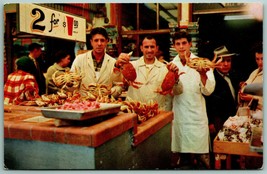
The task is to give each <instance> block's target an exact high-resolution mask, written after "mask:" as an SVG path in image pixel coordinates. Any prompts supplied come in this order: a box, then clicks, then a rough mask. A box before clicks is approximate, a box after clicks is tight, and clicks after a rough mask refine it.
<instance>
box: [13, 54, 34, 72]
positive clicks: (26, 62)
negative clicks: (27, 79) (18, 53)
mask: <svg viewBox="0 0 267 174" xmlns="http://www.w3.org/2000/svg"><path fill="white" fill-rule="evenodd" d="M16 64H17V69H18V70H22V71H25V72H28V73H31V74H33V67H35V65H34V63H33V61H32V60H31V59H30V58H29V57H21V58H19V59H17V61H16Z"/></svg>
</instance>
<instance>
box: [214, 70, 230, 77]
mask: <svg viewBox="0 0 267 174" xmlns="http://www.w3.org/2000/svg"><path fill="white" fill-rule="evenodd" d="M216 71H217V72H218V73H219V74H220V75H221V76H222V77H225V76H226V77H229V73H227V74H223V73H221V72H220V71H218V70H217V69H216Z"/></svg>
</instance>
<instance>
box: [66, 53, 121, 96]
mask: <svg viewBox="0 0 267 174" xmlns="http://www.w3.org/2000/svg"><path fill="white" fill-rule="evenodd" d="M115 62H116V59H114V58H112V57H111V56H109V55H108V54H105V56H104V60H103V64H102V66H101V69H100V73H99V78H97V76H96V72H95V67H94V62H93V58H92V51H88V52H86V53H84V54H80V55H78V56H77V57H76V58H75V60H74V61H73V64H72V66H71V70H70V71H72V72H77V73H81V75H82V76H83V78H82V81H81V85H80V91H85V90H84V88H83V85H84V86H85V87H88V85H89V84H91V83H97V84H105V85H111V86H112V84H113V82H114V81H121V76H120V74H117V73H114V71H113V69H114V64H115Z"/></svg>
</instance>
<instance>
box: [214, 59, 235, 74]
mask: <svg viewBox="0 0 267 174" xmlns="http://www.w3.org/2000/svg"><path fill="white" fill-rule="evenodd" d="M231 67H232V57H231V56H228V57H223V60H222V61H221V62H220V63H219V67H218V68H217V70H218V71H219V72H221V73H222V74H227V73H229V71H230V70H231Z"/></svg>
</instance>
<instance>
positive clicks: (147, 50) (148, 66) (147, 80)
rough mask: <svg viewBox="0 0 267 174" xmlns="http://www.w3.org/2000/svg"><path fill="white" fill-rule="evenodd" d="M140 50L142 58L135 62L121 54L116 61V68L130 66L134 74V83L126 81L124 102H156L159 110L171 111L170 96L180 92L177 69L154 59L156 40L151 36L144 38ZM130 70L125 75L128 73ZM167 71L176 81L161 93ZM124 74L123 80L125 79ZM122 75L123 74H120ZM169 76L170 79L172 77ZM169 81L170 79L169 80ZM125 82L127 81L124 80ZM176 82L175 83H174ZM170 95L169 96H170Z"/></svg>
mask: <svg viewBox="0 0 267 174" xmlns="http://www.w3.org/2000/svg"><path fill="white" fill-rule="evenodd" d="M140 49H141V51H142V53H143V56H142V57H140V58H139V59H138V60H136V61H130V55H128V54H126V53H121V55H120V56H119V57H118V60H117V61H116V67H120V68H121V67H122V68H123V67H124V66H125V65H127V66H128V65H129V63H130V64H131V66H129V67H132V68H131V69H132V71H131V73H133V74H136V79H134V81H130V82H129V81H128V82H129V83H128V85H129V87H128V91H127V97H126V100H128V99H132V100H137V101H141V102H144V103H148V102H149V101H153V102H157V103H158V104H159V109H160V110H171V95H172V94H174V95H176V94H179V93H181V92H182V86H181V83H180V82H179V80H178V77H179V74H178V71H179V70H178V68H177V66H176V65H174V64H173V63H167V65H165V64H164V63H162V62H160V61H158V60H157V58H156V53H157V51H158V45H157V42H156V39H155V38H154V37H152V36H149V35H148V36H146V37H144V39H143V40H142V42H141V45H140ZM129 69H130V68H128V69H127V70H126V72H125V73H127V72H129V71H130V70H129ZM168 71H171V72H174V74H173V75H174V76H176V77H177V78H176V81H175V80H174V79H173V80H170V81H171V82H173V83H172V84H173V85H171V88H170V90H168V91H162V88H161V85H162V83H163V81H164V79H165V77H166V74H167V73H168ZM125 73H124V78H125ZM122 74H123V72H122ZM174 76H172V75H171V77H174ZM170 79H171V78H170ZM126 80H127V79H126ZM176 82H177V83H176ZM170 94H171V95H170Z"/></svg>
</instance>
